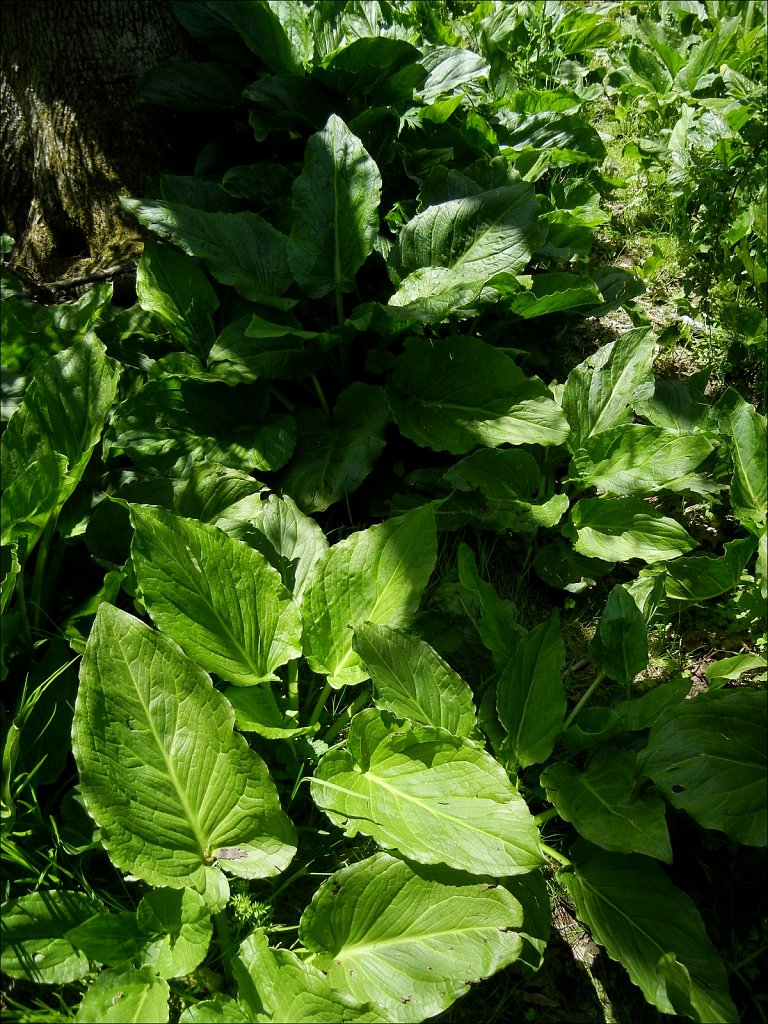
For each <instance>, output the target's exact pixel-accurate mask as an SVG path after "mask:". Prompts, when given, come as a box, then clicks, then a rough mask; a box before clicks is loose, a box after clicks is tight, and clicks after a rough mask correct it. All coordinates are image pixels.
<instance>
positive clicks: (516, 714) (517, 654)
mask: <svg viewBox="0 0 768 1024" xmlns="http://www.w3.org/2000/svg"><path fill="white" fill-rule="evenodd" d="M564 664H565V647H564V645H563V641H562V638H561V636H560V619H559V617H558V614H557V612H553V613H552V615H551V616H550V618H549V619H548V620H547V621H546V622H542V623H540V624H539V625H538V626H536V627H535V628H534V629H533V630H532V631H531V632H530V633H529V634H528V635H527V636H525V637H523V638H521V639H520V640H518V642H517V644H516V646H515V648H514V654H513V656H512V659H511V660H510V662H509V664H508V666H507V667H506V669H505V670H504V672H503V673H502V675H501V677H500V679H499V681H498V684H497V689H496V706H497V708H498V712H499V718H500V719H501V722H502V725H503V726H504V728H505V729H506V730H507V732H508V733H509V746H510V747H511V749H512V751H513V752H514V755H515V757H516V759H517V761H518V763H519V764H520V766H521V767H522V768H526V767H527V766H528V765H531V764H541V763H542V762H543V761H546V759H547V758H548V757H549V755H550V754H551V753H552V750H553V748H554V745H555V738H556V737H557V735H558V734H559V733H560V731H561V730H562V727H563V719H564V718H565V709H566V699H565V690H564V689H563V682H562V678H561V672H562V669H563V665H564Z"/></svg>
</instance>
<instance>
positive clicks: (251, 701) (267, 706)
mask: <svg viewBox="0 0 768 1024" xmlns="http://www.w3.org/2000/svg"><path fill="white" fill-rule="evenodd" d="M224 695H225V696H226V698H227V700H228V701H229V703H230V704H231V705H232V707H233V708H234V711H235V723H236V724H237V728H238V729H239V730H240V732H255V733H258V735H259V736H264V737H266V739H268V740H280V739H288V738H289V737H291V736H303V735H306V734H307V733H312V732H315V731H316V730H317V728H318V727H317V725H305V726H300V725H299V721H298V717H297V714H296V711H295V710H293V709H291V708H289V707H287V706H286V704H287V701H285V700H281V701H280V703H278V700H277V698H276V697H275V694H274V693H273V691H272V689H271V688H270V687H269V686H247V687H242V686H228V687H227V688H226V690H224Z"/></svg>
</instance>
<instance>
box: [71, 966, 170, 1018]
mask: <svg viewBox="0 0 768 1024" xmlns="http://www.w3.org/2000/svg"><path fill="white" fill-rule="evenodd" d="M169 995H170V989H169V988H168V982H167V981H164V980H163V979H162V978H160V977H158V975H157V974H156V973H155V971H154V969H153V968H152V967H139V968H135V967H120V968H116V969H115V970H111V971H102V973H101V974H100V975H99V976H98V977H97V978H96V980H95V981H94V982H93V984H92V985H91V986H90V987H89V988H88V989H87V990H86V993H85V995H84V996H83V1001H82V1003H80V1008H79V1009H78V1011H77V1016H76V1017H75V1021H76V1024H127V1022H130V1024H167V1021H168V1018H169V1013H170V1011H169V1008H168V996H169Z"/></svg>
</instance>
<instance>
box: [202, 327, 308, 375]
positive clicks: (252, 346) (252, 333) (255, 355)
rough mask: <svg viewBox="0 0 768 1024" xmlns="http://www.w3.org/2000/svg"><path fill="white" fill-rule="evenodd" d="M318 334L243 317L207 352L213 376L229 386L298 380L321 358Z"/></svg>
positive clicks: (221, 335) (222, 333)
mask: <svg viewBox="0 0 768 1024" xmlns="http://www.w3.org/2000/svg"><path fill="white" fill-rule="evenodd" d="M320 337H321V336H320V335H318V334H317V332H316V331H303V330H301V329H300V328H298V327H285V326H282V325H281V324H271V323H269V322H268V321H266V320H263V319H262V318H261V317H258V316H253V317H251V316H244V317H241V318H240V319H239V320H235V322H234V323H231V324H228V325H227V326H226V327H225V328H224V330H223V331H222V332H221V334H220V335H219V336H218V338H217V339H216V344H215V345H214V346H213V348H212V349H211V351H210V352H209V353H208V364H209V367H210V370H211V372H212V373H215V374H216V375H217V376H219V377H221V378H222V379H223V380H226V381H228V382H231V383H238V382H240V381H250V380H258V379H260V378H261V379H267V380H272V379H273V378H277V379H278V380H281V379H282V380H301V379H302V378H303V377H308V376H309V374H310V373H314V371H315V370H317V369H318V368H319V366H320V364H321V362H322V359H323V352H322V348H321V345H320V344H319V343H318V340H319V339H320Z"/></svg>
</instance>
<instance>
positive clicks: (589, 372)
mask: <svg viewBox="0 0 768 1024" xmlns="http://www.w3.org/2000/svg"><path fill="white" fill-rule="evenodd" d="M654 348H655V345H654V338H653V335H652V334H651V332H650V330H649V329H648V328H647V327H639V328H636V329H635V330H632V331H627V332H626V333H625V334H623V335H622V336H621V337H620V338H619V339H618V340H617V341H613V342H611V343H610V344H608V345H604V346H603V347H602V348H601V349H599V350H598V351H597V352H596V353H595V354H594V355H593V356H590V357H589V358H588V359H585V360H584V362H583V363H579V365H578V366H577V367H575V368H574V369H573V370H571V372H570V374H569V375H568V380H567V381H566V382H565V387H564V389H563V410H564V412H565V415H566V416H567V418H568V422H569V423H570V425H571V440H570V446H571V451H574V452H575V451H578V449H579V448H582V447H583V446H584V443H585V441H586V440H587V439H588V438H590V437H592V436H593V435H594V434H599V433H601V432H602V431H603V430H608V428H609V427H614V426H616V425H617V424H619V423H624V422H626V420H627V419H629V417H630V409H631V408H632V405H633V403H634V402H637V401H639V400H640V398H641V397H649V396H650V395H651V394H652V393H653V355H654Z"/></svg>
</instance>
